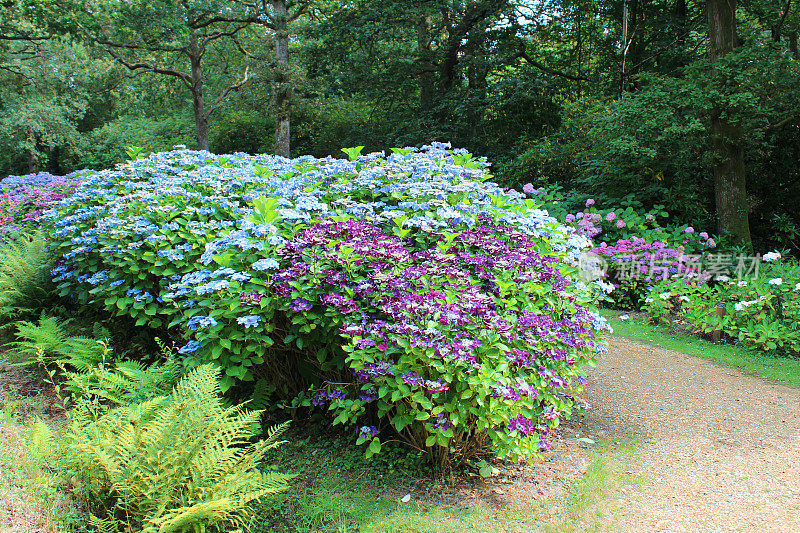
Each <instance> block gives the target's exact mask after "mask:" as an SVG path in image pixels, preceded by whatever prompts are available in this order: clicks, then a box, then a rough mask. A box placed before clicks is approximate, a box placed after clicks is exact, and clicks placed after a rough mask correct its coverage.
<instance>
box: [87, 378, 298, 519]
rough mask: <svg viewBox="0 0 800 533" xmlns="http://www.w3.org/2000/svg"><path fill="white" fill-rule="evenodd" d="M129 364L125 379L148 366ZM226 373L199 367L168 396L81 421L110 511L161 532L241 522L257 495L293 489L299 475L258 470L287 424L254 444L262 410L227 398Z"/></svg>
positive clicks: (99, 487) (100, 490) (99, 489)
mask: <svg viewBox="0 0 800 533" xmlns="http://www.w3.org/2000/svg"><path fill="white" fill-rule="evenodd" d="M126 369H127V370H128V371H129V372H128V374H127V376H126V379H133V378H132V376H139V375H140V373H141V372H144V370H143V369H142V368H141V367H140V366H137V365H129V366H127V367H126ZM219 377H220V370H219V368H217V367H214V366H211V365H205V366H201V367H198V368H196V369H194V370H192V371H191V372H189V373H188V374H187V375H186V376H184V377H183V378H182V379H181V380H180V381H179V382H178V383H177V384H176V385H175V387H174V388H173V390H172V393H171V394H170V395H169V396H164V397H161V398H157V399H155V400H153V401H150V402H143V403H141V404H138V405H134V406H131V407H119V408H115V409H111V410H109V411H108V412H107V413H105V414H104V415H103V416H101V417H100V418H99V419H98V420H96V421H94V422H90V423H88V424H86V425H85V426H83V427H79V428H77V430H76V431H75V432H74V439H75V441H76V442H75V447H74V448H75V450H76V451H78V452H79V453H81V454H82V456H83V457H84V458H85V461H86V462H87V463H89V464H84V466H83V467H84V469H89V470H91V469H92V468H93V469H94V470H91V471H92V472H94V476H95V480H96V483H95V485H96V486H97V487H96V489H94V490H96V492H97V493H98V494H112V495H114V497H115V504H114V506H113V508H111V509H108V513H109V515H110V516H114V515H115V514H117V515H118V516H121V515H123V514H124V515H125V516H127V517H133V519H134V521H135V523H136V524H137V525H138V526H139V527H140V528H141V530H143V531H150V532H159V533H160V532H164V533H167V532H173V531H174V532H178V531H190V530H204V528H205V527H207V526H215V527H218V528H219V529H221V530H222V529H223V527H222V526H226V527H228V526H229V527H230V528H235V527H242V526H246V525H247V524H248V522H249V520H250V518H249V510H250V508H249V505H250V503H251V502H253V501H257V500H259V499H260V498H262V497H264V496H265V495H266V494H271V493H274V492H278V491H281V490H285V489H286V487H287V482H288V480H289V479H291V477H292V476H289V475H285V474H279V473H275V472H269V473H266V474H265V473H262V472H261V471H260V470H259V469H258V466H259V465H260V463H261V461H262V460H263V458H264V456H265V454H266V452H267V451H268V450H269V449H271V448H273V447H275V446H277V445H278V444H280V443H279V442H278V440H277V439H278V436H279V435H280V434H281V433H282V432H283V430H285V428H286V424H282V425H280V426H275V427H273V428H271V429H270V430H269V431H268V435H267V438H266V439H265V440H263V441H259V442H256V443H252V442H251V440H250V439H251V436H252V435H251V432H250V431H249V429H248V428H250V427H252V426H253V425H254V424H255V423H256V422H257V421H258V420H260V417H261V411H250V410H247V409H245V407H244V405H233V406H226V405H224V402H223V401H222V396H221V392H220V388H219ZM83 420H86V418H84V419H83ZM90 466H91V468H89V467H90Z"/></svg>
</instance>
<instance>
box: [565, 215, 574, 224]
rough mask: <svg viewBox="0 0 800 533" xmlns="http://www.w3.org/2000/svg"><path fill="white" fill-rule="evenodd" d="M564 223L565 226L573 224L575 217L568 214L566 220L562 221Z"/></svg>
mask: <svg viewBox="0 0 800 533" xmlns="http://www.w3.org/2000/svg"><path fill="white" fill-rule="evenodd" d="M564 221H565V222H566V223H567V224H569V223H571V222H575V215H573V214H571V213H570V214H569V215H567V218H565V219H564Z"/></svg>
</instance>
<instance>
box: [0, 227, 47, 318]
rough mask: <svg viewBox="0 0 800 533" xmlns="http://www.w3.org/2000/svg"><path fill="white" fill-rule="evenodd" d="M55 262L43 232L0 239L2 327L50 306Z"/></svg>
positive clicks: (0, 315) (0, 309)
mask: <svg viewBox="0 0 800 533" xmlns="http://www.w3.org/2000/svg"><path fill="white" fill-rule="evenodd" d="M52 266H53V256H52V254H51V253H50V251H49V250H48V248H47V243H46V241H45V238H44V236H43V235H42V233H41V232H34V233H22V234H17V235H15V236H13V237H10V238H8V240H6V241H2V240H0V328H5V327H7V326H8V325H9V324H11V323H12V322H13V321H14V320H20V319H30V318H33V317H35V316H36V315H37V314H38V313H40V312H41V310H42V309H47V308H49V307H51V305H50V304H51V303H52V300H53V299H54V297H55V290H54V286H53V281H52V276H51V275H50V270H51V268H52Z"/></svg>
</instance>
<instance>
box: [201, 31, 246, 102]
mask: <svg viewBox="0 0 800 533" xmlns="http://www.w3.org/2000/svg"><path fill="white" fill-rule="evenodd" d="M233 42H234V43H236V47H237V48H238V49H239V51H240V52H241V53H243V54H244V57H245V62H246V63H245V67H244V75H243V76H242V79H241V80H240V81H239V82H238V83H234V84H233V85H229V86H228V87H227V88H226V89H225V90H224V91H222V94H220V95H219V96H218V97H217V99H216V100H214V102H213V103H212V104H211V106H210V107H209V109H208V113H206V118H208V117H210V116H211V114H212V113H214V111H216V109H217V107H218V106H219V104H221V103H222V102H224V101H225V99H226V98H227V97H228V95H229V94H230V93H232V92H234V91H238V90H239V89H241V88H242V87H243V86H244V84H245V83H247V80H249V79H250V53H249V52H248V51H247V50H245V49H244V47H243V46H242V44H241V43H240V42H239V40H238V39H234V40H233Z"/></svg>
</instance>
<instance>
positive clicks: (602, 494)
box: [254, 428, 636, 533]
mask: <svg viewBox="0 0 800 533" xmlns="http://www.w3.org/2000/svg"><path fill="white" fill-rule="evenodd" d="M286 438H287V439H288V441H289V443H288V444H287V445H284V446H283V447H282V449H278V450H276V452H275V455H274V456H273V457H271V458H270V459H269V461H268V462H269V463H271V464H274V465H276V466H277V468H280V469H281V470H282V471H286V472H290V473H296V474H299V475H298V478H297V480H296V482H295V485H294V486H293V488H292V490H290V491H289V492H287V493H284V494H280V495H276V496H274V497H272V498H271V499H270V500H268V501H265V502H264V503H263V504H262V505H261V507H260V508H259V510H258V516H257V517H256V526H255V528H254V532H264V533H266V532H275V533H311V532H314V533H351V532H352V533H355V532H359V533H462V532H464V533H469V532H472V533H494V532H497V533H500V532H503V533H506V532H518V533H523V532H525V533H527V532H532V531H541V532H543V533H548V532H553V533H556V532H557V533H569V532H578V531H606V530H607V527H606V525H605V524H606V523H607V521H608V516H607V515H606V513H604V512H603V504H604V502H605V501H606V500H607V499H608V498H609V497H610V496H612V495H613V494H615V493H616V491H617V489H618V488H619V487H620V486H621V484H623V483H630V482H631V479H630V476H624V475H622V474H620V472H621V471H623V470H624V467H625V465H627V464H630V463H631V462H632V460H633V457H634V456H635V454H636V441H635V440H633V439H626V440H623V441H613V442H606V443H598V444H596V445H594V446H593V449H592V450H591V451H589V452H588V454H589V458H590V463H589V465H588V467H587V469H586V471H585V473H583V474H582V475H581V476H579V477H578V478H577V479H574V480H562V481H561V485H559V482H558V481H556V486H563V491H561V493H560V494H559V495H557V496H553V497H549V498H547V499H543V500H539V501H537V500H535V499H531V498H530V495H529V494H526V493H524V492H520V493H518V494H519V496H516V497H514V498H509V499H507V500H495V499H493V498H487V497H475V498H469V497H468V496H465V495H464V492H459V491H458V490H453V489H454V487H460V488H462V489H463V488H465V487H466V488H467V489H469V487H470V484H469V481H465V479H464V477H465V476H463V475H462V476H461V479H457V477H458V476H455V477H454V478H453V479H442V478H441V477H437V476H436V475H434V474H432V473H431V472H430V471H427V470H426V469H425V468H424V467H423V466H422V463H421V462H419V461H420V459H419V458H418V457H416V456H415V455H414V454H413V453H409V452H407V451H405V450H404V449H402V448H397V449H390V450H388V453H386V454H385V455H384V452H385V451H386V450H385V451H384V452H382V453H381V455H379V456H376V457H375V458H373V459H372V460H370V461H366V460H364V459H363V455H362V453H363V450H360V449H357V448H355V447H354V446H352V445H351V444H350V442H351V440H352V439H348V438H347V436H346V435H331V434H329V433H324V432H322V431H320V432H319V433H318V434H314V430H309V429H308V428H306V429H302V428H301V429H296V430H295V432H294V434H290V435H288V436H287V437H286ZM542 481H547V480H542ZM477 483H478V484H477V485H476V486H475V487H480V486H481V485H480V483H481V482H477ZM484 488H486V487H484ZM506 489H507V490H506V491H505V492H506V493H509V496H510V491H511V490H513V489H512V488H511V487H510V486H508V487H506ZM408 493H411V494H412V499H411V500H410V501H408V502H404V501H403V498H402V497H403V496H404V495H405V494H408ZM523 496H524V498H523ZM507 498H508V496H507Z"/></svg>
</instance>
